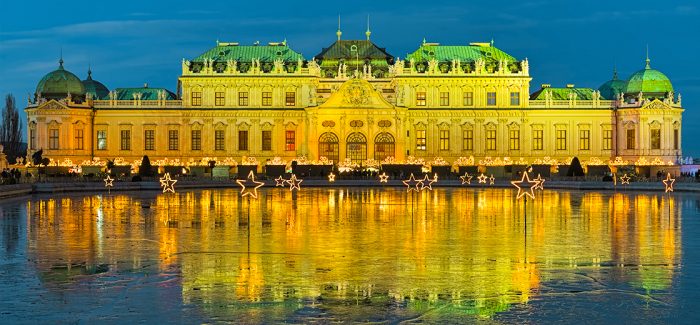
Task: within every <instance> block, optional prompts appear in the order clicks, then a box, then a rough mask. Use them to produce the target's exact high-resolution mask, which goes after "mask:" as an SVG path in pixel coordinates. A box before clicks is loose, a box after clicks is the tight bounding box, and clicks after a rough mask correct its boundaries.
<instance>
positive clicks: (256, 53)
mask: <svg viewBox="0 0 700 325" xmlns="http://www.w3.org/2000/svg"><path fill="white" fill-rule="evenodd" d="M205 59H208V60H214V61H218V62H226V61H228V60H236V61H238V62H251V61H252V60H253V59H260V62H274V61H275V60H276V59H282V60H283V61H285V62H297V61H298V60H302V61H303V60H304V57H303V56H302V55H301V54H300V53H298V52H296V51H294V50H292V49H291V48H289V47H288V46H287V44H286V42H283V43H279V45H238V43H219V42H217V45H216V46H215V47H213V48H212V49H210V50H208V51H206V52H204V53H202V54H201V55H199V56H197V57H196V58H194V59H192V61H193V62H203V61H204V60H205Z"/></svg>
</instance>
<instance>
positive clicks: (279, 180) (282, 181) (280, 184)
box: [275, 176, 287, 187]
mask: <svg viewBox="0 0 700 325" xmlns="http://www.w3.org/2000/svg"><path fill="white" fill-rule="evenodd" d="M275 186H278V187H285V186H287V180H286V179H284V177H282V176H280V177H277V178H275Z"/></svg>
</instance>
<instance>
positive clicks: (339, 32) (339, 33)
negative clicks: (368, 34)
mask: <svg viewBox="0 0 700 325" xmlns="http://www.w3.org/2000/svg"><path fill="white" fill-rule="evenodd" d="M335 35H336V36H338V40H339V41H340V36H341V35H343V32H342V31H340V14H338V30H337V31H336V32H335Z"/></svg>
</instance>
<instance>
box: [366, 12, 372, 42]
mask: <svg viewBox="0 0 700 325" xmlns="http://www.w3.org/2000/svg"><path fill="white" fill-rule="evenodd" d="M365 35H367V40H368V41H369V36H370V35H372V32H371V31H370V30H369V15H367V31H366V32H365Z"/></svg>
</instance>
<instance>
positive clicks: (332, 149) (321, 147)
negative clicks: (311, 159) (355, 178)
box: [318, 132, 340, 164]
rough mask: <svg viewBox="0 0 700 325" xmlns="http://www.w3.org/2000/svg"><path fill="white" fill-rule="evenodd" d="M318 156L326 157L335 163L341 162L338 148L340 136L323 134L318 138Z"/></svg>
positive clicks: (330, 133) (328, 133)
mask: <svg viewBox="0 0 700 325" xmlns="http://www.w3.org/2000/svg"><path fill="white" fill-rule="evenodd" d="M318 156H319V158H320V157H326V158H328V160H332V161H333V162H334V163H336V164H337V163H338V161H339V160H340V149H339V147H338V136H336V135H335V133H333V132H326V133H323V134H321V136H320V137H319V138H318Z"/></svg>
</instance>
